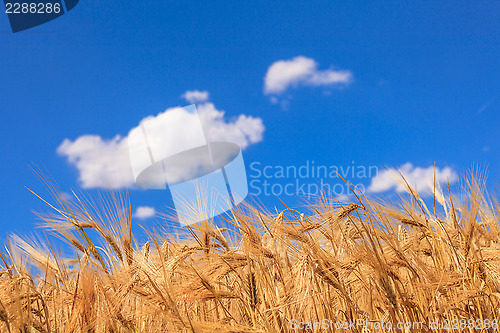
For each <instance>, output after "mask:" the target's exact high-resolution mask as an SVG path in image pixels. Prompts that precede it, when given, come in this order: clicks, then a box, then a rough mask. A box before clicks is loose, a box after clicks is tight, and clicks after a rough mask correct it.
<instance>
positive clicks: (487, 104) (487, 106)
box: [477, 98, 495, 113]
mask: <svg viewBox="0 0 500 333" xmlns="http://www.w3.org/2000/svg"><path fill="white" fill-rule="evenodd" d="M494 101H495V99H494V98H492V99H490V100H489V101H487V102H486V103H485V104H484V105H483V106H481V107H480V108H479V110H477V113H483V112H484V110H486V109H487V108H489V107H490V105H491V104H492V103H493V102H494Z"/></svg>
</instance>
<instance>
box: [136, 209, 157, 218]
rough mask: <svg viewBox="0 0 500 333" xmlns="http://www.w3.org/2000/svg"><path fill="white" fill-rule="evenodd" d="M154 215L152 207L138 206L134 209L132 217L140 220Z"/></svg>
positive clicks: (154, 211) (154, 210)
mask: <svg viewBox="0 0 500 333" xmlns="http://www.w3.org/2000/svg"><path fill="white" fill-rule="evenodd" d="M155 215H156V209H155V208H154V207H148V206H140V207H137V208H136V209H135V212H134V217H135V218H137V219H140V220H145V219H149V218H152V217H154V216H155Z"/></svg>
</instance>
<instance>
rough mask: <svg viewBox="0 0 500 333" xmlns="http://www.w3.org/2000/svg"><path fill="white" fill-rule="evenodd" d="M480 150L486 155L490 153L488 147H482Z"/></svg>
mask: <svg viewBox="0 0 500 333" xmlns="http://www.w3.org/2000/svg"><path fill="white" fill-rule="evenodd" d="M482 150H483V153H487V152H489V151H490V147H489V146H484V147H483V149H482Z"/></svg>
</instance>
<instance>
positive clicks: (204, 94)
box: [181, 90, 210, 103]
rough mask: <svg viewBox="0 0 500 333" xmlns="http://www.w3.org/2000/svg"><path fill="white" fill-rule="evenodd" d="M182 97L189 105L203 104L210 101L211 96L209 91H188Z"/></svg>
mask: <svg viewBox="0 0 500 333" xmlns="http://www.w3.org/2000/svg"><path fill="white" fill-rule="evenodd" d="M181 97H182V98H184V99H185V100H186V101H188V102H189V103H202V102H206V101H208V99H209V98H210V94H209V93H208V91H199V90H188V91H186V92H185V93H184V94H183V95H181Z"/></svg>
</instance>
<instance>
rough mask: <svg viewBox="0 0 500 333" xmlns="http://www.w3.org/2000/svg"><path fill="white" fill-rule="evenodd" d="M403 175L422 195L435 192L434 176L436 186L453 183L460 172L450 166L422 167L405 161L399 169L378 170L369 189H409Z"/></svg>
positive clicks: (377, 190)
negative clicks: (440, 167)
mask: <svg viewBox="0 0 500 333" xmlns="http://www.w3.org/2000/svg"><path fill="white" fill-rule="evenodd" d="M400 173H401V174H400ZM434 173H435V176H434ZM401 175H403V177H404V178H405V179H406V181H407V182H408V184H409V185H410V186H411V187H412V188H413V189H415V190H417V192H418V193H419V194H422V195H427V194H432V193H433V189H434V177H435V178H436V187H437V186H438V184H443V185H447V184H448V183H450V184H453V183H455V182H456V181H457V180H458V174H457V173H456V171H454V170H453V169H452V168H450V167H444V168H442V169H439V168H438V167H436V168H434V166H429V167H427V168H421V167H415V166H414V165H413V164H411V163H405V164H403V165H402V166H401V167H399V168H398V169H394V168H389V169H386V170H383V171H380V172H378V174H377V175H376V176H375V177H373V178H372V181H371V183H370V186H368V191H369V192H385V191H389V190H396V192H404V191H408V189H407V187H406V184H405V183H404V181H403V179H402V178H401Z"/></svg>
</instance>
